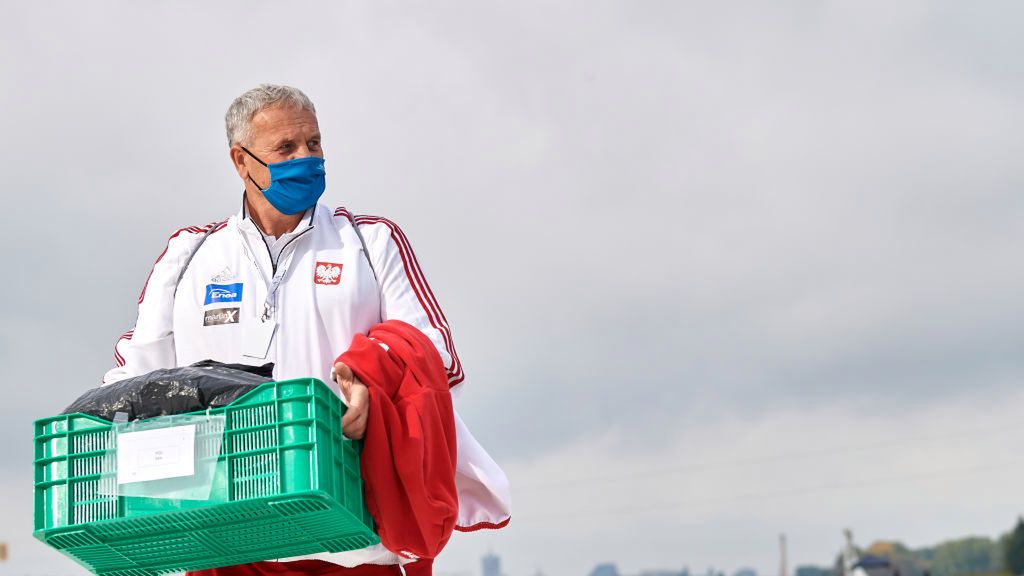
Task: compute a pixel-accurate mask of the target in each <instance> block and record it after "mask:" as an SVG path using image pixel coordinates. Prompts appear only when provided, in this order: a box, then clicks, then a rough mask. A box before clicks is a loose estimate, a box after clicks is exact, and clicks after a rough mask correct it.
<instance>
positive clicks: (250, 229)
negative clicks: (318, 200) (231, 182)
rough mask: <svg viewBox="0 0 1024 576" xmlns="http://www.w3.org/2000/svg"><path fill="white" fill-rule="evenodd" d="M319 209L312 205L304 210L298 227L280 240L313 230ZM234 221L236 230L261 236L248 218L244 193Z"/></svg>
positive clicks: (257, 227)
mask: <svg viewBox="0 0 1024 576" xmlns="http://www.w3.org/2000/svg"><path fill="white" fill-rule="evenodd" d="M319 207H320V205H319V204H314V205H313V206H312V207H311V208H308V209H306V212H305V213H304V214H303V215H302V220H300V221H299V223H298V225H296V226H295V229H294V230H292V231H291V232H286V233H284V234H282V235H281V238H286V237H290V236H298V235H299V234H302V233H304V232H306V231H307V230H309V229H310V228H313V227H314V225H315V224H314V222H315V220H314V219H315V218H316V213H317V212H320V211H322V210H318V208H319ZM235 219H236V221H237V222H238V228H239V229H240V230H241V231H242V232H246V233H248V234H255V235H257V236H260V237H262V236H263V232H262V231H261V230H260V228H259V226H257V225H256V222H254V221H253V219H252V218H250V217H249V207H248V206H247V205H246V201H245V193H244V192H243V193H242V207H241V208H240V209H239V211H238V214H237V215H236V218H235Z"/></svg>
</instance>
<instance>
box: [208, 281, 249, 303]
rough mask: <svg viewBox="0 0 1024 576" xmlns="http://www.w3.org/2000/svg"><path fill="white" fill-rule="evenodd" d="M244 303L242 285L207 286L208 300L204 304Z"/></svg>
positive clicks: (239, 283)
mask: <svg viewBox="0 0 1024 576" xmlns="http://www.w3.org/2000/svg"><path fill="white" fill-rule="evenodd" d="M241 301H242V283H241V282H238V283H235V284H207V285H206V299H205V300H203V304H206V305H209V304H221V303H224V302H241Z"/></svg>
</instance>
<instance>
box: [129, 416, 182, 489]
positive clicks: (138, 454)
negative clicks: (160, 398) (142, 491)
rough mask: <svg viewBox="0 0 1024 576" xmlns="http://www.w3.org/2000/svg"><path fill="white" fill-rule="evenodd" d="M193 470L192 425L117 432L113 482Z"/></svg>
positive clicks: (173, 476) (158, 477)
mask: <svg viewBox="0 0 1024 576" xmlns="http://www.w3.org/2000/svg"><path fill="white" fill-rule="evenodd" d="M195 471H196V425H195V424H189V425H187V426H173V427H171V428H156V429H154V430H143V431H141V432H124V433H121V434H118V435H117V483H118V484H129V483H131V482H145V481H147V480H162V479H164V478H180V477H183V476H192V475H193V474H195Z"/></svg>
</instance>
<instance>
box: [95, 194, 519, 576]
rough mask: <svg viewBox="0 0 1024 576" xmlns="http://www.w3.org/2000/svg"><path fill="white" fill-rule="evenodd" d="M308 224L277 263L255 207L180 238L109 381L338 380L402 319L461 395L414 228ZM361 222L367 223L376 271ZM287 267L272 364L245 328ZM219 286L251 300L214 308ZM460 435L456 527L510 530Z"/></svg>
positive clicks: (363, 554)
mask: <svg viewBox="0 0 1024 576" xmlns="http://www.w3.org/2000/svg"><path fill="white" fill-rule="evenodd" d="M308 217H309V220H308V223H306V224H300V226H299V227H298V228H296V230H294V231H292V232H291V233H289V235H290V236H291V239H290V242H288V243H287V245H286V246H284V247H283V249H282V250H281V253H280V257H279V263H278V264H277V266H275V265H274V263H273V262H272V261H271V257H270V253H269V250H268V248H267V245H266V243H265V241H264V238H263V235H262V233H261V232H260V230H259V228H258V227H257V226H256V225H255V223H253V221H252V220H251V219H250V218H248V216H247V214H246V213H245V211H244V209H243V210H240V211H239V213H237V214H235V215H234V216H231V217H230V218H228V219H227V220H225V221H222V222H215V223H212V224H209V225H207V226H203V227H188V228H183V229H181V230H178V231H177V232H175V233H174V234H173V235H172V236H171V237H170V239H169V240H168V242H167V246H166V248H165V249H164V251H163V253H162V254H161V255H160V257H159V258H157V261H156V263H155V264H154V266H153V269H152V271H151V272H150V275H149V278H148V279H147V281H146V284H145V287H144V289H143V292H142V294H141V296H140V298H139V307H138V318H137V320H136V324H135V326H134V328H133V329H132V330H129V331H127V332H126V333H125V334H123V335H122V336H121V338H120V339H119V340H118V341H117V344H116V345H115V352H114V359H115V364H116V366H115V367H114V368H113V369H111V370H110V371H108V372H107V373H106V375H105V376H104V378H103V381H104V383H111V382H115V381H117V380H121V379H123V378H127V377H131V376H136V375H139V374H144V373H146V372H150V371H152V370H156V369H158V368H169V367H174V366H185V365H188V364H191V363H193V362H196V361H199V360H203V359H206V358H212V359H214V360H219V361H221V362H227V363H243V364H253V365H260V364H263V363H265V362H274V378H275V379H278V380H286V379H290V378H302V377H310V376H312V377H315V378H319V379H321V380H323V381H324V382H330V374H331V369H332V367H333V362H334V359H335V358H336V357H337V356H338V354H339V353H341V352H344V351H345V350H346V349H347V347H348V345H349V343H350V342H351V341H352V339H353V337H354V336H356V335H357V334H366V333H367V332H368V331H369V330H370V328H371V327H372V326H374V325H375V324H377V323H380V322H382V321H386V320H390V319H396V320H401V321H403V322H406V323H408V324H410V325H412V326H414V327H416V328H418V329H419V330H420V331H422V332H423V334H424V335H425V336H426V337H427V338H429V339H430V341H431V342H432V343H433V345H434V346H435V348H436V349H437V352H438V354H439V355H440V357H441V359H442V361H443V364H444V366H445V376H446V378H447V381H448V385H449V386H450V387H452V391H453V392H456V391H457V390H458V389H460V388H461V387H462V386H461V383H462V382H463V380H464V374H463V369H462V364H461V362H460V361H459V358H458V355H457V354H456V351H455V346H454V343H453V340H452V334H451V330H450V328H449V326H448V322H447V320H446V319H445V316H444V313H443V312H442V311H441V307H440V305H439V304H438V301H437V299H436V298H435V297H434V294H433V292H432V291H431V289H430V286H429V285H428V284H427V281H426V277H425V275H424V274H423V271H422V269H421V268H420V265H419V262H418V260H417V258H416V256H415V254H414V253H413V251H412V246H411V244H410V243H409V241H408V238H407V237H406V236H405V234H404V233H403V232H402V230H401V229H400V228H399V227H398V226H397V225H395V224H394V223H393V222H391V221H390V220H387V219H384V218H380V217H375V216H355V217H354V218H352V219H350V216H349V214H348V212H347V211H345V209H343V208H339V209H337V210H335V211H331V210H330V209H329V208H327V207H326V206H323V205H317V206H315V207H314V208H312V209H311V210H310V213H309V215H308ZM352 220H355V222H356V223H357V225H358V226H359V232H360V233H361V235H362V238H363V240H364V241H365V245H366V251H367V252H368V256H369V261H370V262H372V263H373V268H372V269H371V268H370V265H369V263H368V262H367V257H366V256H364V254H363V242H362V241H360V238H359V234H357V233H356V230H355V229H354V227H353V226H352ZM200 244H201V246H200ZM197 246H199V249H198V250H197V249H196V247H197ZM186 263H188V265H187V266H186ZM278 267H285V268H286V270H287V273H286V274H284V276H283V279H282V281H281V284H280V288H279V289H278V292H277V307H276V313H275V316H276V321H277V327H276V331H275V332H274V334H273V337H272V339H271V340H270V345H269V350H268V352H267V354H266V357H265V358H253V357H250V356H246V355H244V354H243V349H242V341H243V337H242V336H243V331H244V330H246V329H247V328H250V327H251V326H253V323H254V322H255V319H256V318H258V317H259V315H260V314H261V313H262V312H263V309H264V302H265V299H266V297H267V293H268V291H269V288H270V284H271V282H270V280H269V279H270V278H271V277H272V276H273V271H274V270H275V269H277V268H278ZM318 267H319V275H318ZM183 270H184V272H183ZM179 278H180V281H179ZM213 284H222V285H233V284H241V285H242V288H241V295H240V299H239V300H240V301H232V302H228V303H222V302H216V303H211V304H207V303H206V294H207V289H208V287H209V286H210V285H213ZM235 308H237V309H238V310H237V313H236V315H231V316H230V318H232V319H237V321H233V322H228V323H221V324H214V325H205V326H204V317H205V315H206V314H207V313H209V312H211V311H213V312H216V311H218V310H221V309H235ZM455 431H456V437H457V442H458V454H457V466H456V488H457V491H458V499H459V514H458V520H457V524H456V530H464V531H470V530H473V529H477V528H481V527H487V528H497V527H501V526H504V525H505V524H506V523H507V522H508V518H509V516H510V506H511V504H510V494H509V489H508V482H507V480H506V477H505V475H504V473H503V472H502V471H501V469H500V468H499V467H498V466H497V464H495V462H494V460H493V459H491V457H490V456H489V455H488V454H487V452H486V451H485V450H484V449H483V448H482V447H481V446H480V444H479V443H478V442H477V441H476V440H475V439H474V438H473V435H472V434H471V433H470V431H469V430H468V428H466V426H465V424H463V422H462V421H461V419H460V418H459V417H458V413H457V412H456V413H455ZM303 558H317V559H322V560H327V561H329V562H332V563H335V564H339V565H342V566H358V565H362V564H367V563H369V564H396V563H400V562H402V560H400V558H399V557H398V556H397V555H396V554H394V553H393V552H391V551H389V550H386V549H385V548H384V547H383V546H380V545H377V546H374V547H370V548H365V549H363V550H356V551H352V552H345V553H340V554H327V553H325V554H318V555H315V556H308V557H303Z"/></svg>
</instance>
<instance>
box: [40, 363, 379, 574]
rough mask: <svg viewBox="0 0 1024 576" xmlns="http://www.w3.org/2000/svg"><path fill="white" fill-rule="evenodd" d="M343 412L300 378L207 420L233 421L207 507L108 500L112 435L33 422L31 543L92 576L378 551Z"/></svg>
mask: <svg viewBox="0 0 1024 576" xmlns="http://www.w3.org/2000/svg"><path fill="white" fill-rule="evenodd" d="M344 409H345V407H344V404H342V402H341V400H340V399H339V398H338V396H337V395H336V394H335V393H334V392H332V391H331V390H330V389H329V388H328V387H327V386H325V385H324V383H323V382H321V381H320V380H316V379H313V378H305V379H299V380H288V381H284V382H268V383H266V384H262V385H260V386H259V387H257V388H255V389H253V390H252V391H250V392H249V393H247V394H246V395H245V396H243V397H241V398H239V399H238V400H236V401H235V402H233V403H232V404H231V405H229V406H225V407H223V408H217V409H214V410H211V411H209V414H213V415H219V414H223V415H224V416H225V418H226V422H225V427H224V439H223V444H222V447H221V453H220V456H219V458H218V461H217V464H216V472H215V474H214V480H213V488H212V491H211V495H210V498H209V499H208V500H205V501H199V500H169V499H159V498H140V497H131V496H104V495H101V494H100V490H99V484H100V478H101V476H102V474H101V470H102V465H103V459H104V456H105V455H107V454H108V451H109V450H111V449H113V446H114V433H113V426H112V424H111V423H110V422H108V421H106V420H103V419H100V418H96V417H93V416H88V415H86V414H81V413H77V414H66V415H61V416H55V417H52V418H44V419H42V420H37V421H36V422H35V529H34V532H33V534H34V536H35V537H36V538H38V539H39V540H42V541H43V542H45V543H46V544H48V545H50V546H52V547H54V548H56V549H57V550H60V551H61V552H62V553H64V554H66V555H67V556H69V557H71V558H72V559H73V560H75V561H76V562H78V563H79V564H81V565H82V566H84V567H86V568H87V569H89V570H91V571H92V572H94V573H96V574H101V575H117V576H148V575H155V574H167V573H171V572H180V571H183V570H200V569H203V568H215V567H220V566H232V565H235V564H244V563H247V562H257V561H260V560H268V559H274V558H286V557H290V556H299V555H304V554H314V553H318V552H342V551H345V550H355V549H358V548H364V547H366V546H369V545H372V544H376V543H378V542H380V539H379V538H378V537H377V535H376V534H375V533H374V531H373V520H372V519H371V517H370V514H369V513H368V512H367V511H366V506H365V504H364V502H363V486H362V477H361V476H360V473H359V450H360V447H361V443H359V442H354V441H352V440H349V439H347V438H344V437H343V436H342V433H341V415H342V414H343V413H344ZM206 413H207V412H200V413H197V414H206ZM107 481H108V482H109V478H108V480H107Z"/></svg>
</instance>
